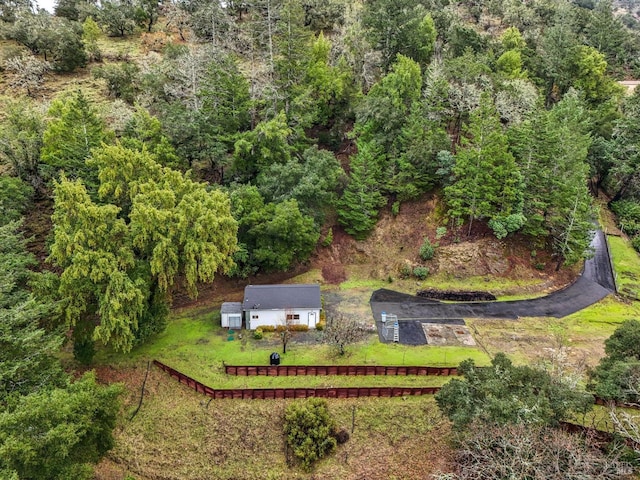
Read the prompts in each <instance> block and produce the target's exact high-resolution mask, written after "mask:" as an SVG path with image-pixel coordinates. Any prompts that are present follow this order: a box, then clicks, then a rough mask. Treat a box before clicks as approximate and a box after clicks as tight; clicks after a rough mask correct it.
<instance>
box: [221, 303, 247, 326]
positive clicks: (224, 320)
mask: <svg viewBox="0 0 640 480" xmlns="http://www.w3.org/2000/svg"><path fill="white" fill-rule="evenodd" d="M220 324H221V325H222V326H223V327H226V328H242V303H241V302H224V303H223V304H222V306H221V307H220Z"/></svg>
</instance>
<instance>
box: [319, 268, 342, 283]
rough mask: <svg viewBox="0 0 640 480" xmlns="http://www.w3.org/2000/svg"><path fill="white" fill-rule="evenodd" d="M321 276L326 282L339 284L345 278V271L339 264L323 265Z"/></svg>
mask: <svg viewBox="0 0 640 480" xmlns="http://www.w3.org/2000/svg"><path fill="white" fill-rule="evenodd" d="M322 278H323V279H324V281H325V282H326V283H329V284H331V285H339V284H340V283H342V282H344V281H345V280H346V279H347V271H346V270H345V269H344V266H343V265H340V264H331V265H323V266H322Z"/></svg>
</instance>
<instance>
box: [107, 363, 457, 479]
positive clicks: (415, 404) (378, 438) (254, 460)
mask: <svg viewBox="0 0 640 480" xmlns="http://www.w3.org/2000/svg"><path fill="white" fill-rule="evenodd" d="M141 377H142V370H140V369H139V371H137V373H136V376H135V377H134V378H130V381H131V382H132V383H136V382H141ZM146 390H147V395H146V396H145V401H144V403H143V406H142V408H141V409H140V411H139V413H138V414H137V416H136V417H135V418H134V419H133V420H132V421H128V418H130V412H131V411H132V410H133V409H134V407H135V406H136V405H137V403H138V395H139V392H136V391H133V392H132V393H131V394H130V396H129V397H128V398H127V399H126V412H127V420H125V421H123V422H121V425H120V427H119V428H118V430H117V432H116V435H117V444H116V448H115V449H114V450H113V451H111V452H110V453H109V456H108V458H107V459H106V460H104V461H103V462H102V463H101V464H100V465H99V467H98V468H97V470H96V477H97V479H99V480H122V479H123V478H125V476H126V475H131V476H133V477H134V478H135V479H136V480H147V479H149V480H150V479H164V480H179V479H184V480H190V479H203V478H211V479H214V478H215V479H238V480H241V479H247V480H249V479H251V480H253V479H256V478H264V479H312V478H316V479H318V478H327V479H328V478H344V479H356V478H359V479H362V478H367V479H390V478H395V479H415V478H426V477H428V475H429V474H430V473H435V472H437V471H439V470H442V471H449V470H450V469H451V464H452V459H451V452H450V450H449V447H448V445H447V440H446V439H447V437H448V432H449V425H448V422H446V421H445V420H443V418H442V417H441V415H440V413H439V411H438V409H437V407H436V405H435V402H434V400H433V398H432V397H407V398H405V399H366V398H365V399H354V400H333V401H329V409H330V413H331V415H332V417H333V418H334V419H335V421H336V424H337V426H338V428H339V429H340V428H344V429H345V430H347V431H348V432H349V433H350V439H349V441H348V442H347V443H346V444H344V445H342V446H339V447H338V450H337V451H336V453H335V454H334V455H332V456H330V457H329V458H327V459H326V460H323V461H322V462H320V463H319V464H318V465H317V468H316V471H315V472H314V473H313V474H306V473H304V472H302V471H301V470H300V469H299V468H297V467H295V466H290V465H289V464H288V463H287V460H286V455H285V449H284V444H283V436H282V433H281V432H282V428H283V427H282V418H283V412H284V408H285V406H286V405H287V404H288V402H287V401H278V400H267V401H262V400H260V401H258V400H253V401H252V400H245V401H242V400H240V401H238V400H216V401H215V402H211V403H209V402H207V400H206V398H204V397H202V396H200V395H196V394H194V393H193V392H191V391H189V390H188V389H187V388H186V387H184V386H180V385H178V384H176V383H175V382H174V381H173V380H171V379H168V377H166V376H165V374H163V373H162V372H160V371H158V370H157V369H152V370H151V373H150V376H149V379H148V381H147V389H146ZM416 460H418V461H416Z"/></svg>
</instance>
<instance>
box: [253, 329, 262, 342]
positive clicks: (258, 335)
mask: <svg viewBox="0 0 640 480" xmlns="http://www.w3.org/2000/svg"><path fill="white" fill-rule="evenodd" d="M263 336H264V335H263V334H262V328H256V329H255V331H254V332H253V338H255V339H256V340H262V337H263Z"/></svg>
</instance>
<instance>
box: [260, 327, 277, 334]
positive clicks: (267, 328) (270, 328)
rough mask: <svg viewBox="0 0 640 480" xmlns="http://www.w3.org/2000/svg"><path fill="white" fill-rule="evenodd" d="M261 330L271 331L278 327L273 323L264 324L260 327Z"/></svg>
mask: <svg viewBox="0 0 640 480" xmlns="http://www.w3.org/2000/svg"><path fill="white" fill-rule="evenodd" d="M260 330H262V331H263V332H264V333H267V332H270V333H271V332H275V331H276V327H274V326H273V325H263V326H261V327H260Z"/></svg>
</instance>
